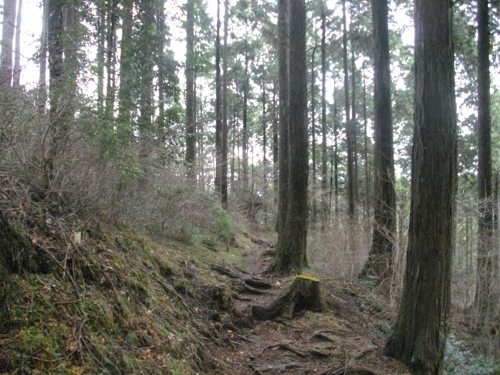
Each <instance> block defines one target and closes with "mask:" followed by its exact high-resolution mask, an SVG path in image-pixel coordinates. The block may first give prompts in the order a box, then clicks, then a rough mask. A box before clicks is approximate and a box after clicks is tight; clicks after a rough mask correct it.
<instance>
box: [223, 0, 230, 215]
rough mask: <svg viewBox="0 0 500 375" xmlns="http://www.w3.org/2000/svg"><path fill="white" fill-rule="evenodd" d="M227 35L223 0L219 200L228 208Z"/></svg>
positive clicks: (227, 5)
mask: <svg viewBox="0 0 500 375" xmlns="http://www.w3.org/2000/svg"><path fill="white" fill-rule="evenodd" d="M228 35H229V0H225V1H224V48H223V50H222V60H223V64H224V65H223V76H222V149H221V154H222V155H221V156H222V165H221V202H222V207H224V209H226V210H227V208H228V192H227V190H228V189H227V169H228V168H227V162H228V160H227V149H228V122H227V121H228V114H227V112H228V80H229V77H228V64H229V62H228V49H229V46H228V44H227V43H228V41H227V39H228Z"/></svg>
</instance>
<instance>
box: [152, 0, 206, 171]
mask: <svg viewBox="0 0 500 375" xmlns="http://www.w3.org/2000/svg"><path fill="white" fill-rule="evenodd" d="M165 3H166V0H157V4H156V9H155V10H156V20H157V25H158V36H157V37H158V55H157V57H156V61H157V62H156V65H157V74H158V84H157V86H158V104H157V107H158V111H157V112H158V114H157V117H156V122H157V123H158V133H159V136H158V140H159V141H160V142H161V144H165V141H166V136H167V123H166V122H165V115H166V113H165V110H166V105H165V101H166V99H167V98H166V95H167V93H166V90H167V85H168V84H165V82H166V81H167V80H168V78H167V75H166V72H165V66H166V60H167V59H168V56H167V54H166V53H165V45H166V37H167V34H168V29H167V25H166V23H165V22H166V20H165ZM193 91H194V97H195V98H196V72H195V84H194V89H193ZM195 106H196V100H195ZM194 123H195V127H196V108H195V111H194ZM195 156H196V153H195ZM193 165H194V164H193Z"/></svg>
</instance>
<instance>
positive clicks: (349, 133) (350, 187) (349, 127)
mask: <svg viewBox="0 0 500 375" xmlns="http://www.w3.org/2000/svg"><path fill="white" fill-rule="evenodd" d="M345 3H346V0H342V46H343V47H342V56H343V63H344V99H345V118H346V141H347V201H348V207H349V208H348V214H349V219H350V220H353V219H354V215H355V210H356V206H355V202H354V200H355V193H354V185H355V181H354V150H353V124H352V123H351V109H350V108H351V106H350V100H349V69H348V68H347V66H348V60H347V15H346V4H345Z"/></svg>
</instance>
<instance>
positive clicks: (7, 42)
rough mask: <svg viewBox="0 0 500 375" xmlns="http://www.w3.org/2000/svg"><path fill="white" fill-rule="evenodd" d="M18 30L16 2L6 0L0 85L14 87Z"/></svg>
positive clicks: (0, 62)
mask: <svg viewBox="0 0 500 375" xmlns="http://www.w3.org/2000/svg"><path fill="white" fill-rule="evenodd" d="M15 29H16V0H4V4H3V25H2V51H1V54H0V59H1V61H0V85H1V86H2V87H7V88H10V87H12V69H13V66H12V54H13V52H14V50H13V46H14V31H15Z"/></svg>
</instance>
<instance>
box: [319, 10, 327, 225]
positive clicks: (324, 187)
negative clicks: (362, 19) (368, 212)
mask: <svg viewBox="0 0 500 375" xmlns="http://www.w3.org/2000/svg"><path fill="white" fill-rule="evenodd" d="M321 136H322V143H321V197H322V198H321V205H322V206H321V228H322V230H325V229H326V223H327V221H328V213H329V210H328V204H327V201H326V193H327V184H328V173H327V160H328V154H327V152H328V151H327V139H326V138H327V128H326V9H325V2H324V0H321Z"/></svg>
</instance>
